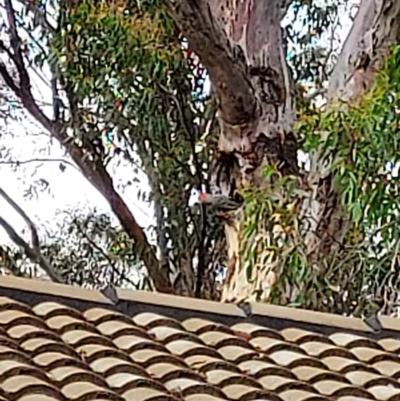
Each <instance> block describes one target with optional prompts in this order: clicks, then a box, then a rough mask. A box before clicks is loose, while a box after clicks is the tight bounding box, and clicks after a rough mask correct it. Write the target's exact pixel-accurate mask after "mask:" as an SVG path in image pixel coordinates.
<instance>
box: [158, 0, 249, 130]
mask: <svg viewBox="0 0 400 401" xmlns="http://www.w3.org/2000/svg"><path fill="white" fill-rule="evenodd" d="M164 3H165V5H166V6H167V9H168V11H169V13H170V15H171V16H172V18H173V19H174V20H175V22H176V23H177V25H178V26H179V28H180V29H181V30H182V32H183V34H184V35H185V37H186V38H187V39H188V41H189V45H190V47H191V48H192V50H193V51H194V52H195V53H196V54H197V55H198V56H199V57H200V59H201V62H202V64H203V65H204V66H205V67H206V69H207V71H208V72H209V74H210V79H211V82H212V85H213V87H214V89H215V94H216V97H217V99H218V101H219V103H220V105H219V109H220V113H221V116H220V117H221V118H222V119H224V120H225V121H226V122H228V123H230V124H232V125H237V124H241V123H243V122H246V121H248V120H249V119H251V118H252V116H253V115H254V112H255V108H256V104H255V99H254V95H253V93H252V92H253V91H252V87H251V83H250V82H249V80H248V79H247V78H246V62H245V56H244V53H243V51H240V50H239V48H237V47H236V46H235V44H234V43H232V42H231V41H230V40H229V39H228V36H227V35H226V33H225V31H224V27H223V19H224V16H223V14H222V13H221V12H220V10H219V8H221V6H220V5H219V1H216V0H212V1H206V0H186V1H179V2H176V1H173V0H164Z"/></svg>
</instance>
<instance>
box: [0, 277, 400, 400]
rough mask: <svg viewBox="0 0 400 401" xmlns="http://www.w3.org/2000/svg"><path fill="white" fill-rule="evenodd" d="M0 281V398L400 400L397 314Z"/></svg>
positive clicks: (38, 282)
mask: <svg viewBox="0 0 400 401" xmlns="http://www.w3.org/2000/svg"><path fill="white" fill-rule="evenodd" d="M0 281H1V283H0V296H1V298H0V401H3V400H10V401H17V400H18V401H52V400H60V401H61V400H62V401H69V400H74V401H92V400H110V401H123V400H126V401H173V400H185V401H218V400H234V401H253V400H270V401H280V400H282V401H306V400H307V401H319V400H321V401H322V400H340V401H363V400H382V401H384V400H385V401H386V400H388V401H397V400H400V381H399V379H400V357H399V352H400V331H399V328H400V325H399V324H398V321H397V320H396V319H391V318H384V319H382V326H383V330H382V331H381V332H380V333H373V332H372V331H371V330H369V329H368V327H367V326H365V325H364V323H363V322H362V321H360V320H358V319H350V318H343V317H340V316H333V315H326V314H322V313H315V312H308V311H302V310H293V309H289V308H283V307H274V306H268V305H257V304H253V305H251V309H252V312H253V314H252V315H251V317H250V318H246V317H245V315H244V313H243V312H242V310H241V309H240V308H238V307H237V306H236V305H228V304H218V303H213V302H209V301H200V300H189V299H185V298H180V297H174V296H168V295H158V294H150V293H144V292H131V291H127V290H121V291H120V292H119V295H120V298H121V302H120V303H119V304H118V305H116V306H114V305H110V304H109V303H108V301H107V300H106V299H105V298H104V297H103V296H102V295H101V294H100V293H99V292H97V291H89V290H83V289H79V288H75V287H68V286H62V285H56V284H51V283H43V282H40V281H35V280H26V279H16V278H11V277H1V278H0Z"/></svg>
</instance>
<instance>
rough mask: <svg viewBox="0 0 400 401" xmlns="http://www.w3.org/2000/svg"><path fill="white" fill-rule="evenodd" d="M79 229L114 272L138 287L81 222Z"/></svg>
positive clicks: (78, 225)
mask: <svg viewBox="0 0 400 401" xmlns="http://www.w3.org/2000/svg"><path fill="white" fill-rule="evenodd" d="M77 227H78V230H79V231H80V233H81V234H82V235H83V236H84V237H85V238H86V239H87V240H88V242H89V243H90V245H92V246H93V248H94V249H96V250H97V251H99V252H100V253H101V254H102V256H103V257H104V258H105V259H106V260H107V262H108V264H109V265H110V267H111V269H112V271H113V272H114V273H116V274H117V275H118V276H119V277H120V278H121V279H122V280H125V281H126V282H127V283H129V284H130V285H132V286H133V287H134V288H137V285H136V284H135V283H134V282H133V281H132V280H131V279H130V278H128V277H127V276H126V275H125V274H124V273H122V272H121V271H119V270H118V269H117V268H116V267H115V264H114V262H113V261H112V260H111V259H110V257H109V256H108V255H107V254H106V253H105V252H104V250H103V248H102V247H100V246H98V245H97V244H96V243H95V242H94V241H93V240H92V239H91V238H90V237H89V236H88V235H87V233H86V231H85V230H84V229H83V228H82V227H81V225H80V224H77Z"/></svg>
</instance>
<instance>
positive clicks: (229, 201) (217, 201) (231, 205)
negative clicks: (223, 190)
mask: <svg viewBox="0 0 400 401" xmlns="http://www.w3.org/2000/svg"><path fill="white" fill-rule="evenodd" d="M196 204H206V205H211V206H213V207H215V208H216V209H217V210H220V211H224V212H229V211H233V210H237V209H239V208H240V206H241V205H242V204H243V200H241V199H234V198H231V197H229V196H225V195H212V194H208V193H206V192H202V191H201V190H200V189H199V188H196V187H194V188H192V191H191V192H190V197H189V201H188V206H189V207H194V206H195V205H196Z"/></svg>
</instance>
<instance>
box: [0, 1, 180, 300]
mask: <svg viewBox="0 0 400 401" xmlns="http://www.w3.org/2000/svg"><path fill="white" fill-rule="evenodd" d="M6 9H7V15H8V20H9V25H10V32H11V39H12V47H13V50H14V52H15V54H16V57H17V58H16V62H17V66H16V67H17V70H18V73H19V75H20V88H18V86H16V85H15V83H14V81H13V80H12V78H11V77H10V75H9V74H8V72H7V70H6V68H5V66H4V65H2V64H0V75H1V76H2V77H3V79H4V81H5V82H6V84H7V85H8V86H9V87H10V89H12V90H13V91H14V93H15V95H16V96H17V97H19V98H20V100H21V103H22V104H23V106H24V107H25V108H26V110H27V111H28V112H29V113H30V114H31V116H32V117H34V118H35V119H36V120H37V121H38V122H39V123H40V124H41V125H42V126H43V128H45V129H46V130H47V131H49V132H50V133H51V135H52V136H53V137H54V138H56V139H57V140H58V141H59V143H60V144H62V145H63V146H64V147H66V148H67V150H68V153H69V155H70V156H71V158H72V160H73V162H74V163H76V165H77V166H78V167H79V168H80V170H81V171H82V173H83V175H84V176H85V177H86V179H87V180H88V181H89V182H90V183H91V184H92V185H93V186H94V187H95V188H96V189H97V190H98V191H99V192H100V193H101V194H102V195H103V196H104V198H105V199H106V200H107V202H108V203H109V205H110V207H111V209H112V211H113V213H114V214H115V215H116V216H117V217H118V219H119V221H120V223H121V225H122V227H124V229H125V231H126V232H127V234H128V235H129V236H130V238H132V239H133V240H134V241H135V242H136V243H137V246H138V252H139V257H140V258H141V259H142V260H143V262H144V264H145V266H146V268H147V270H148V273H149V275H150V277H151V278H152V280H153V281H154V286H155V288H156V290H157V291H160V292H167V293H169V292H172V286H171V283H170V280H169V277H168V272H166V271H164V270H161V269H160V267H159V262H158V259H157V256H156V253H155V250H154V249H153V247H152V246H151V245H150V244H149V242H148V240H147V238H146V235H145V233H144V231H143V229H142V228H141V227H140V226H139V225H138V223H137V221H136V219H135V218H134V216H133V214H132V212H131V211H130V210H129V208H128V206H127V205H126V203H125V202H124V200H123V199H122V198H121V196H120V195H119V194H118V193H117V192H116V190H115V189H114V187H113V182H112V179H111V177H110V175H109V174H108V172H107V170H106V169H105V167H104V165H103V164H102V161H101V160H100V159H98V158H97V159H94V160H93V161H90V160H89V158H88V157H87V155H88V154H90V153H91V151H92V150H93V149H90V148H89V149H86V152H84V151H83V149H82V148H80V147H78V146H77V145H75V144H74V143H71V142H70V143H68V144H67V137H66V135H65V132H64V130H63V127H62V125H61V124H59V123H55V122H54V121H52V120H51V119H49V118H48V117H47V116H46V115H45V114H44V113H43V111H42V110H41V109H40V108H39V107H38V105H37V104H36V102H35V99H34V97H33V95H32V92H31V89H30V80H29V75H28V71H27V70H26V67H25V65H24V63H23V58H22V54H21V50H20V48H19V43H20V38H19V37H18V33H17V30H16V24H15V14H14V10H13V8H12V3H11V0H6ZM67 89H68V88H67ZM67 92H68V90H67ZM69 92H70V93H69V95H72V92H71V91H69ZM67 95H68V93H67ZM73 106H74V102H70V107H71V114H72V115H74V108H73Z"/></svg>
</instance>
